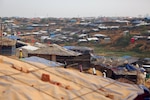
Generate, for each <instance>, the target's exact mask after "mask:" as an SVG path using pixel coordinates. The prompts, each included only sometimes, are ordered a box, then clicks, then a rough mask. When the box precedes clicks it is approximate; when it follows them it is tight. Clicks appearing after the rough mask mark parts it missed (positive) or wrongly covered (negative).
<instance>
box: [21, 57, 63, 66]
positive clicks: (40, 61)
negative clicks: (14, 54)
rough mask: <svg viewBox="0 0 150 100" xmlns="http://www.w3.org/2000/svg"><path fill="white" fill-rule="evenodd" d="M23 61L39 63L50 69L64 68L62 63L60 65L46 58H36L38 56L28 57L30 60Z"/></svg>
mask: <svg viewBox="0 0 150 100" xmlns="http://www.w3.org/2000/svg"><path fill="white" fill-rule="evenodd" d="M22 60H25V61H27V62H28V61H32V62H38V63H42V64H44V65H46V66H49V67H59V66H64V64H62V63H58V62H54V61H50V60H47V59H44V58H40V57H36V56H32V57H28V58H23V59H22Z"/></svg>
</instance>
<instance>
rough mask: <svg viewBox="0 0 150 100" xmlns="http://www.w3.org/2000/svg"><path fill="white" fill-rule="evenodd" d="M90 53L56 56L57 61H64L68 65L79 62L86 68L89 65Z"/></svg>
mask: <svg viewBox="0 0 150 100" xmlns="http://www.w3.org/2000/svg"><path fill="white" fill-rule="evenodd" d="M90 57H91V56H90V55H89V54H87V55H80V56H57V58H56V59H57V62H61V63H64V61H66V62H67V64H68V65H70V64H81V65H82V66H83V69H87V68H89V67H90V64H91V63H90Z"/></svg>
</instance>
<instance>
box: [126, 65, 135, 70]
mask: <svg viewBox="0 0 150 100" xmlns="http://www.w3.org/2000/svg"><path fill="white" fill-rule="evenodd" d="M125 67H126V69H127V70H128V71H135V70H136V68H135V67H133V66H131V65H129V64H126V65H125Z"/></svg>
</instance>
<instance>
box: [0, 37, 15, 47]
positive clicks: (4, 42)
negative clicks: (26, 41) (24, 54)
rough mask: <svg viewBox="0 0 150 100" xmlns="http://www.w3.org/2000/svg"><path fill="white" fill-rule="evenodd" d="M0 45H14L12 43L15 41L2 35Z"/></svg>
mask: <svg viewBox="0 0 150 100" xmlns="http://www.w3.org/2000/svg"><path fill="white" fill-rule="evenodd" d="M0 45H2V46H14V45H16V41H15V40H11V39H8V38H4V37H3V38H0Z"/></svg>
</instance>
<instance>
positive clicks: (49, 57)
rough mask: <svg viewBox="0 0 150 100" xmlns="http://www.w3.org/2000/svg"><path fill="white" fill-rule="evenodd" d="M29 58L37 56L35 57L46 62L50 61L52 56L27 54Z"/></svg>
mask: <svg viewBox="0 0 150 100" xmlns="http://www.w3.org/2000/svg"><path fill="white" fill-rule="evenodd" d="M31 56H37V57H41V58H45V59H47V60H52V56H51V55H44V54H28V57H31Z"/></svg>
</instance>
